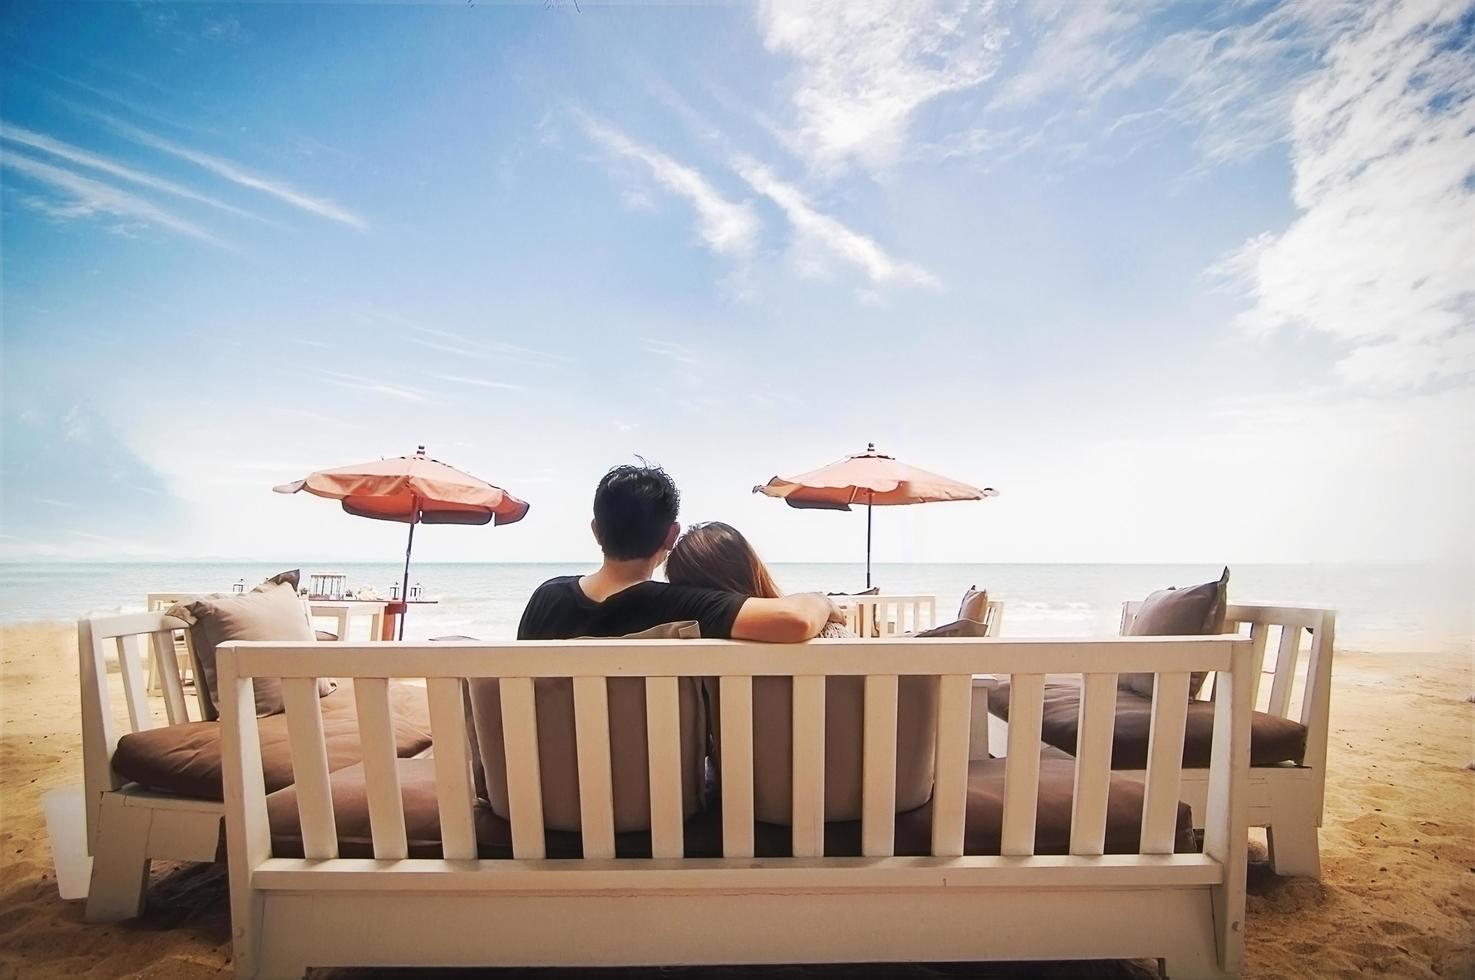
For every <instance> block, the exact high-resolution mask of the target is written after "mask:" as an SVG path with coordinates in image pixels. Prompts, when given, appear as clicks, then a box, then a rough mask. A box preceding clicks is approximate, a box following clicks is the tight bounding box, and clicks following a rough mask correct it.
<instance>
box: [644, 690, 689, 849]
mask: <svg viewBox="0 0 1475 980" xmlns="http://www.w3.org/2000/svg"><path fill="white" fill-rule="evenodd" d="M645 730H646V746H647V752H646V759H647V763H648V765H649V771H650V850H651V855H650V856H651V857H653V858H679V857H681V855H682V853H683V852H684V849H685V842H684V840H683V838H682V827H681V823H682V819H681V818H682V806H681V705H680V702H679V700H678V697H677V679H676V678H675V677H647V678H646V679H645Z"/></svg>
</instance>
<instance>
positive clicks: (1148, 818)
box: [1142, 671, 1190, 854]
mask: <svg viewBox="0 0 1475 980" xmlns="http://www.w3.org/2000/svg"><path fill="white" fill-rule="evenodd" d="M1189 679H1190V676H1189V674H1188V673H1187V672H1184V671H1178V672H1174V673H1170V674H1158V675H1157V680H1156V682H1155V683H1154V684H1153V686H1152V721H1151V723H1150V725H1149V728H1148V736H1147V780H1146V783H1145V787H1144V790H1143V798H1142V853H1144V854H1171V853H1173V843H1174V833H1173V832H1174V829H1175V827H1176V825H1177V818H1178V784H1179V781H1180V777H1181V774H1182V772H1183V731H1184V727H1185V724H1186V722H1187V718H1188V682H1189Z"/></svg>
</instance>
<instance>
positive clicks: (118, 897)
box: [84, 793, 153, 922]
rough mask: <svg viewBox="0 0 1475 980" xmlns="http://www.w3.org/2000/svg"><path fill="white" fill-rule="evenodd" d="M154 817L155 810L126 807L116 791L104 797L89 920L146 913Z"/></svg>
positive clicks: (91, 887) (93, 868) (128, 917)
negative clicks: (150, 841)
mask: <svg viewBox="0 0 1475 980" xmlns="http://www.w3.org/2000/svg"><path fill="white" fill-rule="evenodd" d="M152 820H153V813H152V811H149V810H144V809H139V808H130V807H125V806H123V805H122V803H121V801H120V800H119V799H118V797H117V796H116V795H115V794H111V793H110V794H108V795H106V796H105V797H103V798H102V800H101V812H100V814H99V821H98V840H97V844H96V846H95V848H94V857H93V859H92V881H91V884H90V885H89V886H88V889H87V911H86V913H85V915H84V918H85V919H86V921H88V922H118V921H121V920H123V919H132V918H134V917H136V916H138V915H141V914H143V905H144V896H145V895H146V894H147V892H148V880H149V852H148V839H149V828H150V824H151V822H152Z"/></svg>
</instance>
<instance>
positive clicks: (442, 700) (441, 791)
mask: <svg viewBox="0 0 1475 980" xmlns="http://www.w3.org/2000/svg"><path fill="white" fill-rule="evenodd" d="M464 686H465V682H464V681H461V680H458V679H456V678H452V677H432V678H430V679H429V680H428V681H426V682H425V694H426V698H427V699H428V701H429V704H430V734H431V738H432V739H433V740H434V744H435V788H436V789H435V792H436V803H437V805H438V809H439V813H440V839H441V850H442V853H443V854H444V856H445V857H446V859H448V860H452V861H456V860H471V859H473V858H475V857H476V825H475V823H474V820H473V817H472V808H473V806H474V805H475V801H476V789H475V787H474V785H473V779H472V775H471V772H472V770H471V742H470V739H469V738H468V736H467V734H466V733H467V724H468V720H467V718H466V697H465V693H464Z"/></svg>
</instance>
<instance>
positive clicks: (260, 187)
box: [88, 110, 369, 231]
mask: <svg viewBox="0 0 1475 980" xmlns="http://www.w3.org/2000/svg"><path fill="white" fill-rule="evenodd" d="M88 114H89V115H93V116H96V117H97V118H99V119H101V120H102V121H103V122H104V123H106V124H107V125H108V126H110V127H111V128H113V129H114V130H116V131H117V132H119V133H121V134H122V135H123V136H126V137H127V138H128V139H130V140H133V141H134V142H135V143H139V144H142V145H143V146H147V147H150V148H152V149H155V150H159V151H160V152H163V153H168V154H170V155H171V156H176V157H179V158H180V159H181V160H187V161H189V162H190V163H193V164H194V165H195V166H197V167H200V168H202V169H204V170H208V171H210V172H211V173H213V174H215V175H216V176H218V177H223V178H225V179H226V180H228V181H230V182H231V183H233V184H239V185H240V186H242V187H246V188H249V189H251V190H254V191H260V192H261V193H263V194H266V195H268V196H270V197H274V198H276V199H277V200H279V201H283V202H285V203H287V204H290V205H292V206H293V207H295V208H298V209H300V210H303V211H306V212H308V213H309V214H315V215H317V216H318V217H321V218H327V219H329V220H330V221H337V222H339V223H341V224H345V225H350V226H351V227H354V228H358V229H359V230H361V231H362V230H364V229H366V228H368V227H369V223H368V222H367V221H365V220H364V219H363V218H361V217H360V216H358V215H357V214H354V213H353V212H352V211H349V210H348V209H346V208H344V207H342V206H340V205H338V204H335V203H334V202H332V201H330V200H328V199H327V198H324V197H314V196H312V195H309V194H306V193H304V192H302V191H299V190H297V189H296V188H294V187H292V186H290V185H288V184H287V183H285V182H284V181H281V180H278V179H277V178H275V177H265V176H262V175H260V174H255V173H251V172H250V171H248V170H246V169H245V168H243V167H242V166H241V165H240V164H237V163H234V162H232V161H230V160H226V159H223V158H221V157H217V156H211V155H210V154H208V153H201V152H200V151H199V150H195V149H191V148H190V147H187V146H182V145H180V144H178V143H175V142H173V141H171V140H166V139H164V138H163V137H162V136H155V135H154V134H153V133H150V132H148V131H147V130H143V129H139V128H138V127H137V126H134V125H131V124H129V123H126V122H123V121H122V120H120V119H115V118H113V117H112V116H109V115H106V114H104V113H100V112H92V111H91V110H88Z"/></svg>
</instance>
